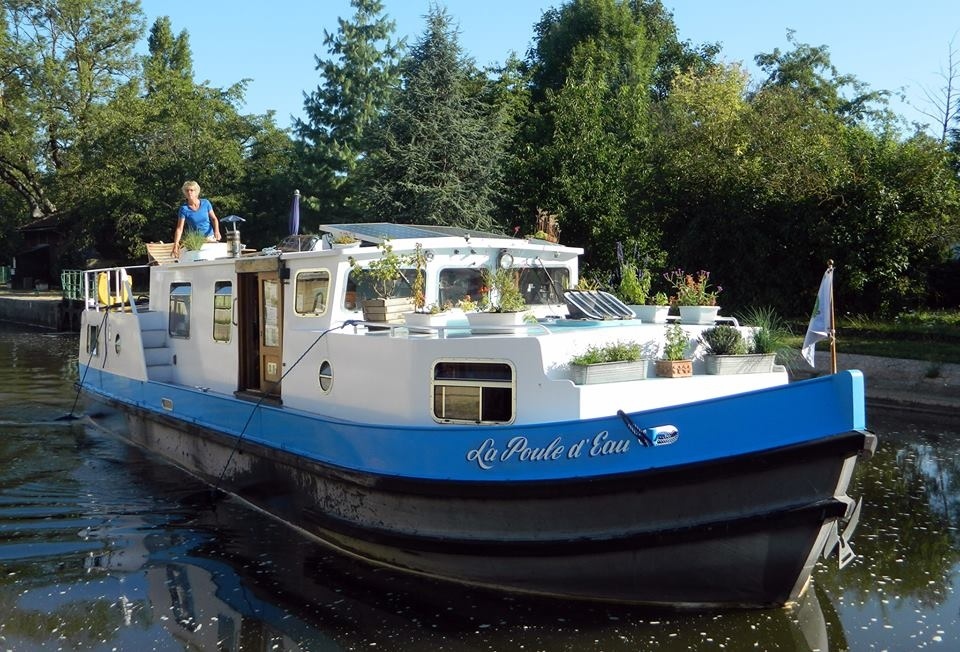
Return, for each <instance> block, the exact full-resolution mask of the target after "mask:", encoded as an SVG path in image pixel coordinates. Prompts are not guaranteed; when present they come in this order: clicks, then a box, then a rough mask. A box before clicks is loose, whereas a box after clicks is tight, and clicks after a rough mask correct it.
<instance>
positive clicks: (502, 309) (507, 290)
mask: <svg viewBox="0 0 960 652" xmlns="http://www.w3.org/2000/svg"><path fill="white" fill-rule="evenodd" d="M518 278H519V273H518V272H517V271H516V270H514V269H512V268H509V267H498V268H497V269H496V270H494V271H491V270H489V269H484V270H483V285H484V287H485V288H486V292H485V293H484V295H483V297H482V298H481V299H480V312H467V321H468V322H470V328H471V329H473V330H477V331H480V332H486V333H513V332H516V327H518V326H522V325H523V323H524V322H525V321H526V310H527V302H526V300H525V299H524V298H523V293H522V292H521V291H520V286H519V284H518V283H519V281H518Z"/></svg>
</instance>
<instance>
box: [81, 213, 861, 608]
mask: <svg viewBox="0 0 960 652" xmlns="http://www.w3.org/2000/svg"><path fill="white" fill-rule="evenodd" d="M324 229H325V230H326V231H328V232H329V233H331V234H349V235H353V236H355V237H356V238H357V239H358V240H359V241H361V245H358V246H356V247H354V248H352V249H348V250H342V249H337V248H333V247H328V246H326V245H324V244H323V243H322V242H321V241H319V240H317V241H316V242H314V241H310V242H308V243H304V242H303V241H302V240H299V239H298V240H297V242H296V247H292V246H291V247H287V248H282V249H277V250H272V251H269V252H267V251H264V252H257V253H255V254H253V255H237V256H235V257H221V258H217V259H212V260H206V261H201V262H192V263H173V264H162V265H157V266H153V267H151V268H150V270H149V274H150V292H149V304H148V305H144V306H138V305H137V304H136V303H134V302H133V301H132V297H133V295H134V293H133V292H129V291H127V292H124V291H123V288H121V287H117V288H115V290H116V291H114V292H106V293H100V294H102V295H103V296H100V297H98V296H97V295H98V293H97V290H96V288H98V287H99V286H100V285H104V284H106V285H109V284H110V283H114V282H115V283H116V284H118V286H119V284H121V283H125V282H126V281H125V279H126V278H127V275H126V272H125V271H123V270H119V269H113V270H103V271H97V270H94V271H92V272H90V273H88V274H87V277H86V288H87V293H88V295H89V298H88V300H87V302H86V305H87V306H88V309H87V310H86V311H85V312H84V315H83V326H82V331H81V342H80V352H79V353H80V355H79V361H80V374H81V386H82V388H83V390H84V391H86V393H87V394H88V395H89V396H91V397H93V398H95V399H96V400H98V401H100V402H101V403H104V404H107V405H110V406H113V407H116V408H119V409H120V410H121V411H122V412H123V413H124V414H125V415H126V416H127V418H128V423H127V427H126V430H125V433H126V434H127V435H128V436H129V437H130V438H131V439H132V440H133V441H135V442H137V443H138V444H141V445H143V446H145V447H146V448H148V449H150V450H153V451H156V452H158V453H160V454H161V455H163V456H164V457H166V458H167V459H169V460H171V461H172V462H174V463H175V464H178V465H180V466H182V467H184V468H186V469H188V470H189V471H191V472H192V473H195V474H197V475H199V476H200V477H202V478H204V479H206V480H207V481H209V482H211V483H212V484H215V485H217V486H219V487H222V488H224V489H226V490H228V491H230V492H233V493H235V494H236V495H238V496H241V497H243V498H244V499H245V500H248V501H250V502H252V503H253V504H255V505H257V506H258V507H259V508H261V509H264V510H266V511H268V512H270V513H272V514H275V515H277V516H279V517H280V518H282V519H284V520H286V521H288V522H291V523H294V524H296V525H297V526H298V527H300V528H302V529H303V530H304V531H306V532H308V533H310V534H312V535H314V536H316V537H318V538H319V539H321V540H322V541H324V542H326V543H327V544H329V545H331V546H333V547H335V548H338V549H340V550H343V551H346V552H349V553H350V554H352V555H355V556H357V557H360V558H363V559H365V560H368V561H372V562H375V563H378V564H383V565H386V566H390V567H392V568H396V569H400V570H404V571H408V572H413V573H416V574H421V575H428V576H432V577H439V578H444V579H447V580H453V581H455V582H460V583H465V584H471V585H476V586H483V587H489V588H496V589H502V590H508V591H512V592H519V593H534V594H542V595H550V596H557V597H565V598H587V599H593V600H605V601H624V602H635V603H649V604H665V605H679V606H704V605H722V606H732V605H742V606H761V605H776V604H784V603H788V602H790V601H792V600H795V599H797V598H798V597H799V596H800V595H801V594H802V592H803V590H804V588H805V586H806V585H807V582H808V579H809V577H810V573H811V570H812V569H813V567H814V565H815V563H816V561H817V559H818V558H819V557H820V556H821V555H823V554H827V553H830V552H831V551H833V550H834V549H835V548H838V549H841V550H846V549H847V546H846V543H847V539H848V538H849V531H842V530H841V528H840V525H839V524H840V523H841V522H842V521H844V519H847V518H850V517H851V516H854V514H855V504H854V501H853V500H851V499H850V498H849V497H848V496H847V493H846V491H847V485H848V483H849V479H850V476H851V474H852V472H853V468H854V466H855V464H856V461H857V459H858V458H859V457H861V456H868V455H869V454H870V453H871V452H872V450H873V447H874V446H875V438H874V437H873V436H872V435H870V434H869V433H866V432H865V431H864V430H863V428H864V407H863V379H862V377H861V375H860V374H859V373H858V372H844V373H841V374H836V375H834V376H830V377H825V378H818V379H813V380H810V381H804V382H800V383H788V379H787V376H786V372H785V370H784V369H783V368H782V367H774V368H773V369H771V370H769V371H766V372H761V373H751V374H741V375H736V376H723V377H720V376H710V375H706V374H704V373H702V372H703V370H704V363H703V361H702V360H701V359H700V354H701V353H702V352H695V355H696V360H695V362H694V371H695V372H698V373H696V374H695V375H694V376H693V377H692V378H687V379H672V378H650V379H647V380H625V381H620V382H610V383H606V384H603V385H577V384H574V382H573V381H572V380H571V375H570V371H569V365H568V363H569V360H570V358H571V356H572V355H573V354H575V353H578V352H581V351H583V350H584V349H585V348H586V347H588V346H590V345H601V344H604V343H612V342H617V341H623V340H636V341H638V342H641V343H643V345H644V346H645V347H646V348H647V350H648V351H649V352H650V353H651V355H655V353H656V352H657V351H659V350H661V349H662V347H663V344H664V333H665V331H664V327H663V326H662V325H657V324H645V323H641V322H640V321H639V320H636V319H633V314H632V313H630V312H629V311H628V310H626V309H625V307H623V306H622V304H620V303H619V302H617V301H615V300H613V299H612V298H611V297H609V296H608V295H603V294H597V293H578V292H575V291H567V292H562V291H560V290H559V289H558V288H561V287H572V286H574V285H576V283H577V280H578V268H577V258H578V255H579V253H581V251H580V250H577V249H573V248H570V247H563V246H560V245H555V244H552V243H546V242H542V241H537V240H521V239H513V238H505V237H502V236H495V235H490V234H482V233H467V232H461V231H456V230H451V229H438V228H430V227H406V226H398V225H375V224H362V225H339V226H336V227H324ZM314 240H316V239H314ZM387 242H389V243H390V246H392V247H393V251H394V252H395V253H397V254H401V255H408V254H409V255H414V254H419V253H422V257H420V258H419V262H418V265H417V269H419V271H421V272H422V273H423V278H424V290H423V291H424V294H425V300H426V302H427V303H437V304H442V303H444V302H445V301H447V300H456V299H458V298H462V297H464V296H465V295H467V294H469V293H471V292H472V293H474V294H475V293H476V292H477V291H480V290H481V288H482V286H483V283H484V279H485V278H488V277H484V276H483V274H482V273H481V270H484V269H485V270H487V271H488V273H489V274H493V273H494V271H495V270H498V269H500V270H502V269H504V268H508V269H510V270H512V271H511V272H510V273H511V274H512V275H513V277H514V278H515V279H519V281H520V289H521V292H522V294H523V295H524V297H525V299H526V300H527V302H528V303H529V304H530V310H531V312H532V313H533V314H534V315H535V316H536V317H539V321H538V322H537V323H536V324H528V325H521V326H515V327H502V326H501V327H497V328H495V329H491V328H489V327H480V328H478V327H476V326H473V325H471V324H469V323H468V321H467V320H466V319H465V318H464V316H463V313H459V315H458V316H455V317H453V318H452V320H448V321H447V323H446V325H444V326H417V327H413V326H411V327H403V326H397V325H391V324H384V323H377V324H375V323H372V322H369V321H364V320H363V317H362V316H361V314H360V312H359V309H358V304H359V299H360V298H361V297H362V295H363V292H364V289H365V286H364V285H363V284H362V283H358V282H357V281H356V278H355V276H354V275H352V274H351V273H350V270H351V263H352V262H355V263H356V264H358V265H359V266H361V267H367V268H368V269H369V265H370V264H371V263H372V262H374V261H376V260H378V259H380V258H381V256H382V255H383V250H384V245H386V243H387ZM305 244H306V246H307V248H308V249H310V250H309V251H306V250H304V245H305ZM374 245H380V246H379V247H378V246H374ZM407 272H408V274H409V276H410V279H411V281H412V280H415V278H416V270H415V269H414V268H413V266H412V265H410V266H409V269H408V270H407ZM112 296H127V297H128V299H127V301H126V302H125V304H124V305H121V306H106V305H101V303H99V302H98V299H99V300H100V301H107V302H108V301H109V299H110V297H112ZM491 299H492V300H494V301H496V300H497V299H498V297H497V296H496V295H492V296H491ZM118 308H119V309H118ZM558 316H559V317H558ZM573 317H575V318H576V319H574V318H573ZM706 327H707V326H705V325H684V328H685V335H686V337H687V338H688V348H689V349H690V350H691V351H693V350H694V348H695V347H696V342H697V337H698V335H699V334H700V332H702V330H703V329H704V328H706ZM504 328H507V333H506V334H504V333H503V332H502V331H503V329H504ZM854 520H855V519H854Z"/></svg>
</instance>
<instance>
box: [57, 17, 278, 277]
mask: <svg viewBox="0 0 960 652" xmlns="http://www.w3.org/2000/svg"><path fill="white" fill-rule="evenodd" d="M148 45H149V54H148V55H147V57H146V58H145V59H144V60H143V64H142V65H143V83H142V84H141V83H140V81H139V79H138V78H134V79H133V80H132V81H131V82H130V83H128V84H127V85H125V86H124V87H123V89H122V92H120V93H118V95H117V97H116V98H115V100H114V101H112V102H110V103H108V104H106V105H104V106H102V107H99V108H98V113H97V122H96V125H97V128H96V130H95V131H94V134H95V136H96V138H94V139H92V140H91V143H90V144H89V146H88V147H85V148H84V149H83V155H84V165H83V171H84V172H83V175H82V178H83V183H82V189H83V191H82V193H80V194H79V195H78V196H77V198H76V208H75V210H76V211H78V212H80V213H81V214H82V215H83V218H84V233H85V236H84V237H81V238H80V239H79V240H78V243H77V245H78V246H77V247H76V248H78V249H79V248H82V247H84V246H88V247H92V248H94V249H96V250H97V251H98V252H99V253H100V255H101V256H104V257H107V258H111V259H120V260H127V259H132V258H141V257H142V256H143V255H144V247H143V243H144V242H146V241H154V240H164V241H169V240H170V239H171V238H172V236H173V228H174V221H175V214H176V207H177V206H178V205H179V203H180V202H181V201H182V196H181V194H180V186H181V184H182V183H183V182H184V181H185V180H187V179H195V180H197V181H198V182H199V183H200V185H201V187H202V188H203V191H204V195H205V196H208V197H209V198H210V199H211V201H212V202H213V204H214V207H215V209H216V210H217V213H218V215H220V216H221V217H222V216H225V215H228V214H231V213H238V214H241V215H242V214H243V212H246V209H247V207H248V202H250V201H251V197H252V196H256V195H257V193H258V192H259V188H257V187H250V186H249V185H247V181H249V179H250V178H251V176H252V174H253V173H252V172H251V170H250V165H251V164H252V163H251V156H252V154H253V153H256V155H257V159H256V160H257V162H262V161H263V160H264V159H263V157H264V156H266V154H264V151H265V150H266V151H272V150H274V149H278V150H285V148H286V150H289V148H290V144H289V138H286V139H284V138H283V137H280V135H279V131H278V130H277V128H276V126H275V125H274V123H273V118H272V115H270V114H267V115H266V116H245V115H241V114H239V112H238V110H237V106H238V105H239V104H240V103H241V102H242V100H243V93H244V88H245V82H243V81H241V82H238V83H236V84H234V85H233V86H231V87H229V88H226V89H219V88H214V87H210V86H208V85H206V84H196V83H195V82H194V81H193V64H192V55H191V53H190V45H189V36H188V34H187V33H186V32H185V31H183V32H181V33H180V34H178V35H174V34H173V32H172V29H171V24H170V20H169V19H168V18H167V17H161V18H158V19H157V20H156V22H155V23H154V24H153V26H152V28H151V31H150V37H149V41H148ZM287 167H288V168H289V167H292V166H287ZM291 192H292V189H291ZM288 197H289V195H288ZM287 206H289V199H288V200H287V202H286V205H285V206H284V208H282V209H280V210H278V211H275V212H274V214H273V215H271V218H272V221H273V222H275V223H279V222H280V220H278V219H277V213H285V212H286V210H287V209H286V207H287ZM285 221H286V218H285V217H284V219H283V222H284V224H285ZM268 231H269V229H264V233H266V232H268ZM270 244H272V242H271V243H270Z"/></svg>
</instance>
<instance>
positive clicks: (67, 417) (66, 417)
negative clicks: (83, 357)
mask: <svg viewBox="0 0 960 652" xmlns="http://www.w3.org/2000/svg"><path fill="white" fill-rule="evenodd" d="M109 314H110V312H109V311H108V310H104V311H103V319H102V320H101V321H100V327H99V328H98V329H97V339H99V338H100V333H102V332H103V327H104V325H105V324H106V323H107V315H109ZM88 336H89V333H88ZM87 348H89V349H90V357H88V358H87V365H86V368H85V369H84V370H83V375H82V376H81V377H80V382H79V383H77V395H76V396H75V397H74V399H73V407H71V408H70V412H69V413H68V414H65V415H63V416H62V417H57V421H72V420H74V419H79V418H80V417H78V416H76V415H74V414H73V411H74V410H76V409H77V403H78V402H79V401H80V392H82V391H83V381H84V380H86V378H87V372H88V371H90V363H91V362H92V361H93V353H94V351H96V350H97V349H96V348H95V347H94V348H91V347H90V343H89V342H87ZM103 351H104V353H103V357H104V364H106V357H107V341H106V339H104V341H103Z"/></svg>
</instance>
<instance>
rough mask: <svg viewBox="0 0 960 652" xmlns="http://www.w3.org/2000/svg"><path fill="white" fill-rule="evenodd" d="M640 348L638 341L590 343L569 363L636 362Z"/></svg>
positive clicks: (639, 354)
mask: <svg viewBox="0 0 960 652" xmlns="http://www.w3.org/2000/svg"><path fill="white" fill-rule="evenodd" d="M641 352H642V348H641V347H640V344H639V343H638V342H633V341H627V342H612V343H609V344H603V345H590V346H588V347H587V350H586V351H584V352H583V353H581V354H579V355H576V356H574V357H573V358H572V359H571V360H570V363H571V364H577V365H591V364H603V363H605V362H636V361H637V360H639V359H640V356H641Z"/></svg>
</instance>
